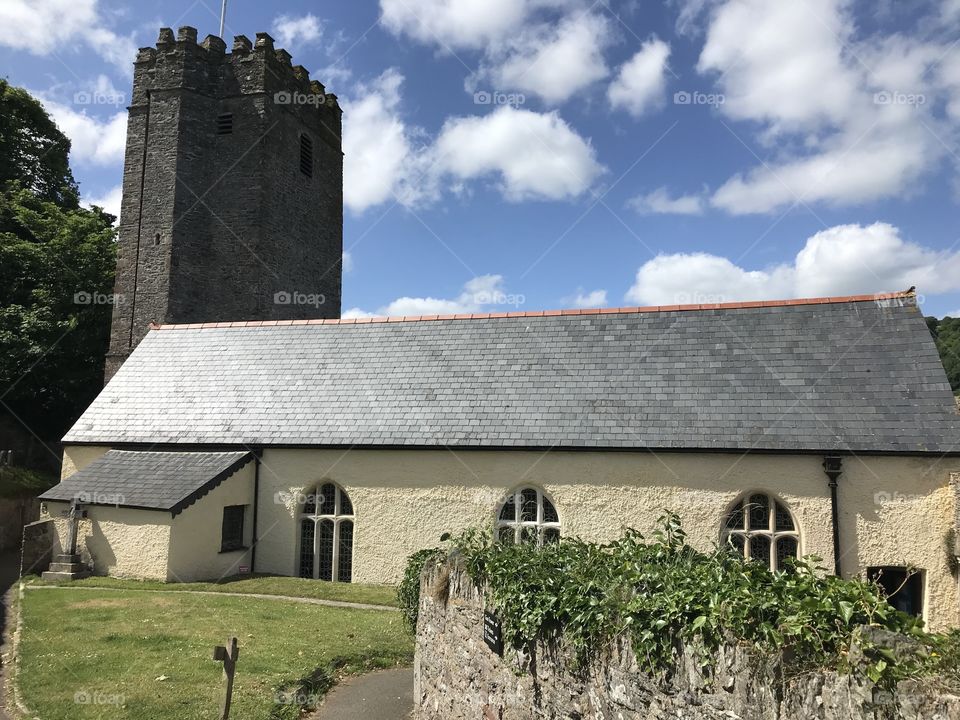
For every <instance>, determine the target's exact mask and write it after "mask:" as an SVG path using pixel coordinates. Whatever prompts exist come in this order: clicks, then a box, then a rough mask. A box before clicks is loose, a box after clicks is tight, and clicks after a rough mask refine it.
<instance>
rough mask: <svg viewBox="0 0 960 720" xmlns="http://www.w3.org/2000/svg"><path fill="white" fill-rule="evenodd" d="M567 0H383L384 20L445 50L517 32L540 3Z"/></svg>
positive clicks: (400, 31) (495, 40) (480, 44)
mask: <svg viewBox="0 0 960 720" xmlns="http://www.w3.org/2000/svg"><path fill="white" fill-rule="evenodd" d="M566 4H570V3H568V2H566V1H565V0H418V1H417V2H412V1H411V0H380V12H381V16H380V22H381V23H382V24H383V25H384V26H385V27H386V28H387V29H388V30H389V31H390V32H392V33H395V34H397V35H407V36H409V37H412V38H413V39H415V40H418V41H420V42H422V43H425V44H428V45H436V46H438V47H439V48H441V49H443V50H447V49H461V48H474V49H476V48H482V47H485V46H488V45H490V44H491V43H499V42H502V41H503V40H504V38H505V37H509V36H510V35H512V34H515V33H516V30H517V28H519V27H520V26H521V25H523V24H524V22H525V21H526V20H527V19H528V17H529V16H530V15H531V14H533V12H534V11H535V10H537V9H538V8H539V7H547V6H562V5H566Z"/></svg>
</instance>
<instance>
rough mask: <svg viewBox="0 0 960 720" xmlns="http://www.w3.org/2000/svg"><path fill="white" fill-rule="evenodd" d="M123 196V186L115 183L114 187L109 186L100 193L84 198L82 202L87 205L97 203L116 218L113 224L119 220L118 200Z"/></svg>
mask: <svg viewBox="0 0 960 720" xmlns="http://www.w3.org/2000/svg"><path fill="white" fill-rule="evenodd" d="M122 197H123V186H122V185H116V186H115V187H112V188H110V189H109V190H107V191H106V192H104V193H103V194H102V195H94V196H93V197H90V198H86V199H85V201H84V204H85V205H87V206H88V207H90V206H93V205H99V206H100V207H102V208H103V209H104V210H106V211H107V212H108V213H110V214H111V215H113V216H114V217H116V218H117V222H116V223H114V224H115V225H116V224H117V223H119V222H120V200H121V199H122Z"/></svg>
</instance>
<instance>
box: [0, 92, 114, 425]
mask: <svg viewBox="0 0 960 720" xmlns="http://www.w3.org/2000/svg"><path fill="white" fill-rule="evenodd" d="M0 103H2V107H0V153H2V155H0V179H2V183H0V413H2V414H4V415H7V416H10V417H12V418H14V424H15V425H20V426H25V430H26V429H28V430H29V432H30V433H31V434H33V435H35V436H36V437H38V438H40V439H42V440H52V439H59V437H60V435H62V433H63V432H64V431H65V430H66V429H67V428H69V426H70V425H71V424H72V423H73V422H74V421H75V420H76V418H77V417H78V416H79V414H80V413H81V412H82V411H83V409H84V408H85V407H86V406H87V405H88V404H89V403H90V401H91V400H92V399H93V398H94V397H95V396H96V394H97V392H98V391H99V389H100V388H101V387H102V378H103V359H104V354H105V353H106V350H107V343H108V339H109V331H110V318H111V314H112V305H110V304H109V298H110V294H111V293H112V291H113V274H114V267H115V262H116V245H115V242H114V239H115V231H114V228H113V226H112V223H113V221H114V217H113V216H112V215H109V214H107V213H105V212H103V211H102V210H100V209H93V210H87V209H85V208H82V207H80V206H79V204H78V202H77V189H76V184H75V183H74V181H73V176H72V174H71V173H70V168H69V166H68V165H67V152H68V150H69V147H70V144H69V142H68V141H67V140H66V138H65V137H64V136H63V134H62V133H61V132H60V131H59V130H58V129H57V128H56V126H55V125H54V123H53V121H52V120H51V119H50V117H49V116H48V115H47V114H46V112H45V111H44V110H43V108H42V106H40V104H39V103H38V102H37V101H36V100H34V99H33V98H31V97H30V96H29V95H28V94H27V93H26V91H24V90H22V89H19V88H12V87H10V86H9V85H7V83H6V82H3V81H0Z"/></svg>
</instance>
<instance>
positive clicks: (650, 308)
mask: <svg viewBox="0 0 960 720" xmlns="http://www.w3.org/2000/svg"><path fill="white" fill-rule="evenodd" d="M907 297H916V291H915V290H914V288H911V289H909V290H903V291H900V292H888V293H873V294H870V295H842V296H833V297H816V298H794V299H789V300H749V301H745V302H727V303H701V304H692V305H647V306H638V307H615V308H589V309H568V310H522V311H515V312H491V313H456V314H448V315H392V316H376V317H365V318H328V319H323V318H314V319H309V320H237V321H229V322H206V323H166V324H157V323H150V329H151V330H207V329H212V328H244V327H277V326H286V325H365V324H369V323H397V322H428V321H431V320H485V319H499V318H523V317H555V316H560V315H615V314H628V313H629V314H636V313H649V312H691V311H698V310H736V309H742V308H764V307H788V306H793V305H833V304H839V303H854V302H877V301H881V300H895V299H898V298H907Z"/></svg>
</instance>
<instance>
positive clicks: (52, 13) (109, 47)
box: [0, 0, 137, 72]
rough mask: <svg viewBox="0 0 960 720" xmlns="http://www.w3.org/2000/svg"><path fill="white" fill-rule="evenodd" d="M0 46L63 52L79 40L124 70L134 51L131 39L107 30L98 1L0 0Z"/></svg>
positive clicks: (49, 52) (134, 54)
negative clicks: (0, 0)
mask: <svg viewBox="0 0 960 720" xmlns="http://www.w3.org/2000/svg"><path fill="white" fill-rule="evenodd" d="M0 27H5V28H7V30H6V31H4V32H3V33H0V45H5V46H6V47H11V48H15V49H17V50H25V51H27V52H29V53H32V54H34V55H50V54H53V53H58V52H61V51H63V49H64V48H68V47H70V46H71V45H73V44H75V43H74V40H79V41H80V42H81V43H83V44H85V45H87V46H88V47H89V48H90V49H92V50H93V51H94V52H96V53H97V54H98V55H100V56H101V57H102V58H103V59H104V60H106V61H107V62H110V63H113V64H115V65H117V66H119V67H120V68H122V69H123V70H124V71H126V72H129V71H130V64H131V63H132V62H133V59H134V57H135V56H136V53H137V46H136V44H135V43H134V41H133V38H131V37H126V36H123V35H118V34H117V33H115V32H114V31H112V30H110V29H108V28H107V27H106V25H105V21H104V19H103V17H102V16H101V14H100V12H99V9H98V7H97V0H3V2H0Z"/></svg>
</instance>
